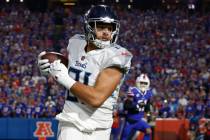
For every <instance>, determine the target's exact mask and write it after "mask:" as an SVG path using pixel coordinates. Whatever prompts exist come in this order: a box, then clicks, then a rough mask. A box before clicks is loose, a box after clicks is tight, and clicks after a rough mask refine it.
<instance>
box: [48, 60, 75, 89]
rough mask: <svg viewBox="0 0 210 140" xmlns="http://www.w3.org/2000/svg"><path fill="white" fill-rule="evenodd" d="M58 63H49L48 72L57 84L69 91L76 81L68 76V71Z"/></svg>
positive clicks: (56, 61) (58, 61)
mask: <svg viewBox="0 0 210 140" xmlns="http://www.w3.org/2000/svg"><path fill="white" fill-rule="evenodd" d="M60 61H61V60H55V61H54V62H53V63H51V64H50V69H49V72H50V74H51V75H52V77H53V78H54V79H55V80H56V81H57V82H58V83H59V84H61V85H62V86H64V87H65V88H66V89H68V90H69V89H70V88H71V87H72V86H73V84H74V83H75V82H76V81H75V80H73V79H72V78H71V77H70V76H69V74H68V69H67V68H66V66H65V65H64V64H62V63H61V62H60Z"/></svg>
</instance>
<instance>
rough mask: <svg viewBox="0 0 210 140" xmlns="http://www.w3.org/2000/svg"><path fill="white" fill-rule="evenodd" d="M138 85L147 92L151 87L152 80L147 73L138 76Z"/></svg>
mask: <svg viewBox="0 0 210 140" xmlns="http://www.w3.org/2000/svg"><path fill="white" fill-rule="evenodd" d="M136 86H137V88H139V89H140V90H141V91H142V92H145V91H146V90H148V89H149V86H150V80H149V77H148V76H147V75H146V74H141V75H140V76H138V77H137V78H136Z"/></svg>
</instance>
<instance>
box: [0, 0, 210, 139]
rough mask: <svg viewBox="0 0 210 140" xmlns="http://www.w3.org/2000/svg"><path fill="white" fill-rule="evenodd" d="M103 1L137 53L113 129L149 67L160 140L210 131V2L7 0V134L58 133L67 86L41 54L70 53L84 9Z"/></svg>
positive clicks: (0, 45) (2, 41) (3, 84)
mask: <svg viewBox="0 0 210 140" xmlns="http://www.w3.org/2000/svg"><path fill="white" fill-rule="evenodd" d="M99 3H100V4H108V5H111V6H112V7H113V8H114V9H115V10H116V11H117V13H118V15H119V18H120V20H121V30H120V37H119V41H118V42H119V44H121V45H122V46H124V47H127V48H128V50H130V51H131V52H132V53H133V54H134V59H133V61H132V69H131V71H130V73H129V75H128V76H127V77H126V81H125V83H124V84H123V86H122V88H121V93H120V98H119V106H117V107H116V112H118V116H117V117H119V118H117V119H116V120H119V122H120V123H119V124H118V123H116V124H115V126H113V129H116V130H117V131H116V132H117V133H120V128H121V127H122V124H123V116H121V114H123V111H122V105H123V103H122V101H123V99H124V98H125V96H126V92H127V89H128V87H129V86H133V85H134V84H135V78H136V76H138V75H139V74H140V73H141V72H147V73H148V74H149V76H150V79H151V87H152V89H153V92H154V93H155V96H154V98H153V111H152V112H151V113H150V116H147V117H148V119H149V120H150V124H151V125H152V126H153V128H154V129H153V130H154V131H153V132H154V133H153V134H154V135H153V139H155V140H158V139H160V140H164V139H167V140H168V139H170V140H172V139H174V140H182V139H185V138H184V137H191V139H196V138H202V136H203V135H209V129H210V124H209V121H208V120H209V115H210V94H209V87H210V63H209V61H210V55H209V54H210V14H209V11H210V1H209V0H61V1H58V0H0V25H1V26H0V34H1V38H0V56H1V59H0V139H13V140H16V139H17V140H18V139H19V140H23V139H27V140H29V139H45V137H48V138H47V139H55V136H56V133H57V129H56V128H57V121H56V120H54V119H53V118H54V116H55V115H56V114H57V113H58V112H60V111H61V109H62V106H63V103H64V99H65V95H64V89H63V88H62V87H60V86H58V85H57V84H56V83H55V82H54V81H53V80H52V79H51V78H48V79H46V78H45V77H42V76H40V74H39V72H38V69H37V66H36V57H37V55H38V54H39V52H41V51H42V50H48V51H58V52H62V53H65V50H64V48H65V47H66V45H67V41H68V38H69V37H70V36H72V35H73V34H75V33H82V32H83V24H82V15H83V14H84V12H85V11H86V10H87V9H88V8H89V7H90V5H92V4H99ZM29 110H31V111H32V112H33V113H30V111H29ZM157 118H158V119H157ZM157 128H158V129H157ZM155 129H156V131H155ZM185 132H186V133H185ZM113 134H114V133H113Z"/></svg>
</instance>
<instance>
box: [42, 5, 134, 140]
mask: <svg viewBox="0 0 210 140" xmlns="http://www.w3.org/2000/svg"><path fill="white" fill-rule="evenodd" d="M119 27H120V24H119V20H118V18H117V16H116V14H115V13H114V12H113V11H112V9H111V8H110V7H108V6H105V5H97V6H94V7H92V8H91V9H90V10H88V11H87V12H86V14H85V16H84V29H85V35H75V36H73V37H72V38H70V40H69V44H68V47H67V51H68V60H69V64H68V68H66V67H65V66H64V65H63V64H62V63H60V61H59V60H56V61H54V62H53V63H52V64H49V62H48V60H46V59H43V60H42V59H41V56H42V55H44V54H45V52H42V53H40V55H39V57H38V58H39V59H38V65H39V69H40V71H41V73H42V74H44V75H48V73H49V74H50V75H51V76H53V77H54V79H55V80H56V81H57V82H58V83H59V84H61V85H63V86H64V87H65V88H66V89H67V90H68V95H67V100H66V101H65V105H64V109H63V111H62V112H61V113H60V114H58V115H57V116H56V118H57V119H58V120H59V121H60V122H59V132H58V139H59V140H69V139H71V140H81V139H82V140H84V139H85V140H99V139H100V140H109V138H110V132H111V126H112V122H113V118H112V116H113V114H112V113H113V106H114V105H115V104H116V100H117V97H118V92H119V87H120V85H121V84H122V82H123V79H124V76H125V74H126V73H127V72H128V70H129V69H130V65H131V58H132V54H131V53H130V52H129V51H127V50H126V49H124V48H122V47H121V46H119V45H117V44H116V41H117V38H118V34H119ZM49 66H50V68H49Z"/></svg>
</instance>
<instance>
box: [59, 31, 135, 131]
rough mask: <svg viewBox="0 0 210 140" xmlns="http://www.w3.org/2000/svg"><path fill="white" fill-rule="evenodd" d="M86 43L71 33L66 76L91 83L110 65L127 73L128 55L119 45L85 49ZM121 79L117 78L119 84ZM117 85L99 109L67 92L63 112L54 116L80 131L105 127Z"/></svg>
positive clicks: (83, 37) (111, 109) (108, 119)
mask: <svg viewBox="0 0 210 140" xmlns="http://www.w3.org/2000/svg"><path fill="white" fill-rule="evenodd" d="M86 45H87V42H86V40H85V36H83V35H75V36H73V37H72V38H71V39H70V40H69V44H68V47H67V51H68V59H69V64H68V70H69V75H70V76H71V77H72V78H73V79H75V80H76V81H79V82H81V83H83V84H86V85H89V86H93V85H94V84H95V82H96V79H97V77H98V75H99V73H100V72H101V71H102V70H103V69H105V68H107V67H111V66H116V67H119V68H120V69H121V70H122V71H123V73H124V74H126V73H127V72H128V70H129V69H130V65H131V58H132V54H131V53H130V52H129V51H128V50H126V49H125V48H122V47H121V46H119V45H114V46H112V47H108V48H104V49H97V50H92V51H90V52H87V53H86V52H85V46H86ZM122 81H123V78H122V80H121V84H122ZM119 89H120V84H119V85H118V87H117V88H116V90H115V91H114V92H113V94H112V96H110V97H109V98H108V99H107V100H106V101H105V102H104V103H103V105H101V107H99V108H93V107H90V106H88V105H86V104H84V103H82V102H81V101H80V100H79V99H78V98H76V97H75V96H74V95H73V94H71V92H70V91H68V95H67V99H66V102H65V105H64V109H63V112H62V113H60V114H58V115H57V116H56V118H57V119H58V120H61V121H68V122H70V123H73V124H75V126H77V127H78V128H79V129H80V130H81V131H93V130H95V129H106V128H110V127H111V126H112V121H113V119H112V113H113V106H114V105H115V104H116V102H117V97H118V94H119Z"/></svg>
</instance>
